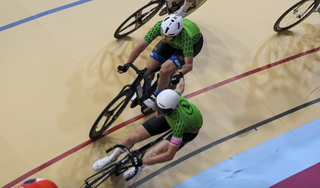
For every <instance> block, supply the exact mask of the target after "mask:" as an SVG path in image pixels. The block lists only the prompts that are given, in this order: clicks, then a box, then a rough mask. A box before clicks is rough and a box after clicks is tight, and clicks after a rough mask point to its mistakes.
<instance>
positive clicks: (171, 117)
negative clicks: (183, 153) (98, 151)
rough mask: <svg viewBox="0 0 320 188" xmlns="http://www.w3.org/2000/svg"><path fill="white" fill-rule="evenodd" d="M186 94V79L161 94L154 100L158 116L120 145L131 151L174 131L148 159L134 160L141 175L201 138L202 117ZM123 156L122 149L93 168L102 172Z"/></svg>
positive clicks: (129, 172)
mask: <svg viewBox="0 0 320 188" xmlns="http://www.w3.org/2000/svg"><path fill="white" fill-rule="evenodd" d="M183 91H184V79H183V78H182V79H180V80H179V83H178V84H177V85H176V90H171V89H166V90H164V91H162V92H161V93H160V94H159V95H158V96H157V98H156V100H155V116H154V117H152V118H150V119H149V120H147V121H146V122H144V123H143V124H142V125H141V126H139V127H138V128H137V129H136V131H135V132H134V133H132V134H130V135H129V136H128V137H127V138H125V139H124V140H123V141H122V142H121V144H122V145H124V146H126V147H128V148H129V149H130V148H132V147H133V145H134V144H135V143H138V142H140V141H143V140H145V139H147V138H149V137H151V136H154V135H157V134H161V133H164V132H166V131H167V130H170V129H172V133H171V134H170V135H169V136H168V137H167V138H166V139H165V140H163V141H161V142H160V143H159V144H157V145H156V146H155V147H154V149H153V151H152V152H151V154H150V155H149V156H147V157H146V158H143V159H140V158H138V157H133V159H132V161H131V162H132V164H133V165H134V166H135V167H139V168H138V172H137V174H139V173H141V172H142V170H143V168H144V167H146V166H147V165H152V164H156V163H162V162H166V161H170V160H172V159H173V157H174V155H175V154H176V152H177V151H178V150H179V149H181V148H182V147H183V146H184V145H185V144H187V143H188V142H190V141H192V140H193V139H194V138H195V137H196V136H197V135H198V132H199V130H200V128H201V127H202V123H203V119H202V115H201V113H200V111H199V109H198V108H197V107H196V106H195V105H194V104H192V103H191V102H189V101H188V100H187V99H185V98H184V97H182V96H181V94H182V93H183ZM122 153H124V151H123V150H122V149H121V148H116V149H115V150H114V152H113V153H112V154H111V155H110V156H105V157H104V158H101V159H99V160H97V161H96V162H95V163H94V164H93V166H92V168H93V169H94V170H101V169H102V168H103V167H104V166H106V165H107V164H110V163H111V162H114V161H116V160H117V158H118V157H119V156H120V155H121V154H122ZM134 171H135V168H134V167H133V168H130V169H129V170H127V171H126V172H125V173H124V178H125V179H126V178H129V179H131V178H133V177H134V176H135V173H134ZM137 174H136V175H137Z"/></svg>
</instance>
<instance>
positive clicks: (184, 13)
mask: <svg viewBox="0 0 320 188" xmlns="http://www.w3.org/2000/svg"><path fill="white" fill-rule="evenodd" d="M174 14H176V15H178V16H181V17H182V18H184V17H185V16H186V15H187V13H186V12H185V11H183V10H182V9H181V8H180V9H178V10H177V11H175V12H174Z"/></svg>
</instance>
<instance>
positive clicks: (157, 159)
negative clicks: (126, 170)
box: [142, 144, 179, 165]
mask: <svg viewBox="0 0 320 188" xmlns="http://www.w3.org/2000/svg"><path fill="white" fill-rule="evenodd" d="M178 149H179V146H175V145H173V144H169V149H168V150H167V152H165V153H162V154H159V155H156V156H153V157H148V158H143V159H142V163H143V164H149V165H151V164H156V163H163V162H166V161H170V160H172V159H173V157H174V156H175V154H176V153H177V151H178Z"/></svg>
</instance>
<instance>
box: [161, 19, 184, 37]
mask: <svg viewBox="0 0 320 188" xmlns="http://www.w3.org/2000/svg"><path fill="white" fill-rule="evenodd" d="M182 29H183V18H182V17H181V16H179V15H176V14H170V15H169V16H167V17H166V18H165V19H163V21H162V24H161V32H162V33H163V34H164V35H166V36H168V37H174V36H177V35H178V34H179V33H180V32H181V30H182Z"/></svg>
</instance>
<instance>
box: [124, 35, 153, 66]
mask: <svg viewBox="0 0 320 188" xmlns="http://www.w3.org/2000/svg"><path fill="white" fill-rule="evenodd" d="M148 45H149V43H148V42H147V41H146V40H145V39H142V41H141V42H140V43H139V44H138V45H137V46H136V47H135V48H134V49H133V50H132V52H131V53H130V55H129V58H128V61H127V63H133V62H134V61H135V60H136V59H137V58H138V56H139V55H140V54H141V53H142V52H143V51H144V50H145V49H146V47H147V46H148Z"/></svg>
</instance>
